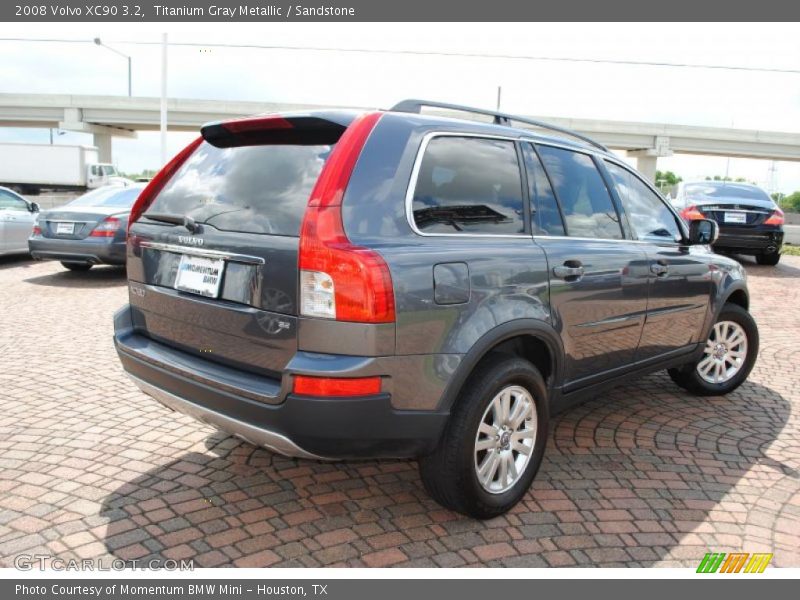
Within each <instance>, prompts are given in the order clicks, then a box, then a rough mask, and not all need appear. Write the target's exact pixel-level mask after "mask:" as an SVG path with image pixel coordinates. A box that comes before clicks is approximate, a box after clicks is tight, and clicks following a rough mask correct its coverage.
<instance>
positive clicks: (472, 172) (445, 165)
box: [413, 136, 525, 234]
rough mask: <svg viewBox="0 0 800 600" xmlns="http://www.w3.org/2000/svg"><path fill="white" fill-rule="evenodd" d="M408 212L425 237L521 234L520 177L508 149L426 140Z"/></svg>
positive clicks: (504, 144)
mask: <svg viewBox="0 0 800 600" xmlns="http://www.w3.org/2000/svg"><path fill="white" fill-rule="evenodd" d="M413 210H414V222H415V223H416V225H417V228H418V229H419V230H420V231H424V232H425V233H482V234H487V233H488V234H514V233H522V232H523V231H524V230H525V216H524V210H523V203H522V177H521V175H520V170H519V162H518V160H517V151H516V149H515V148H514V143H513V142H510V141H506V140H496V139H488V138H486V139H484V138H473V137H457V136H446V137H437V138H434V139H432V140H431V141H430V143H429V144H428V147H427V148H426V150H425V155H424V157H423V159H422V164H421V165H420V170H419V176H418V178H417V184H416V187H415V188H414V205H413Z"/></svg>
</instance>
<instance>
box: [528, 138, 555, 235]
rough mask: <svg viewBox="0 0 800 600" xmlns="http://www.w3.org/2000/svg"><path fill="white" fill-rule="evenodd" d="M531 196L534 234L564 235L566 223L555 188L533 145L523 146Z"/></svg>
mask: <svg viewBox="0 0 800 600" xmlns="http://www.w3.org/2000/svg"><path fill="white" fill-rule="evenodd" d="M523 154H524V156H525V168H526V169H527V172H528V187H529V188H530V197H531V230H532V231H533V234H534V235H564V234H565V232H564V223H563V221H562V220H561V213H560V212H559V210H558V203H557V202H556V197H555V194H553V188H552V187H551V186H550V182H549V181H548V179H547V174H546V173H545V172H544V168H543V167H542V163H541V161H540V160H539V157H538V156H537V155H536V151H535V150H534V149H533V145H531V144H525V145H524V146H523Z"/></svg>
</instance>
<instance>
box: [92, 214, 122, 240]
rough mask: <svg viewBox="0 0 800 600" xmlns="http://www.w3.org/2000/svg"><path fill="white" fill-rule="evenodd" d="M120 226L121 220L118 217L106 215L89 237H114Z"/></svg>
mask: <svg viewBox="0 0 800 600" xmlns="http://www.w3.org/2000/svg"><path fill="white" fill-rule="evenodd" d="M119 228H120V220H119V219H118V218H117V217H106V218H105V219H104V220H103V221H101V222H100V224H99V225H98V226H97V227H95V228H94V229H92V233H90V234H89V237H114V235H116V233H117V231H119Z"/></svg>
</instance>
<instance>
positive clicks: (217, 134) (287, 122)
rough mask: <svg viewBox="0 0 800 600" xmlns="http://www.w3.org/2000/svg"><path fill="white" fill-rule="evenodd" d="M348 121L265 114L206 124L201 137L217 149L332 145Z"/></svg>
mask: <svg viewBox="0 0 800 600" xmlns="http://www.w3.org/2000/svg"><path fill="white" fill-rule="evenodd" d="M349 124H350V123H349V122H348V121H347V120H346V119H344V120H343V119H335V120H334V119H326V118H323V117H320V116H310V115H298V114H293V115H290V114H268V115H256V116H252V117H244V118H242V119H229V120H226V121H215V122H213V123H207V124H205V125H203V126H202V127H201V128H200V133H201V135H202V136H203V139H204V140H205V141H207V142H208V143H209V144H211V145H212V146H216V147H217V148H233V147H237V146H261V145H282V144H287V145H300V146H324V145H330V144H335V143H336V142H337V141H338V140H339V138H340V137H341V136H342V134H343V133H344V130H345V129H347V127H348V125H349Z"/></svg>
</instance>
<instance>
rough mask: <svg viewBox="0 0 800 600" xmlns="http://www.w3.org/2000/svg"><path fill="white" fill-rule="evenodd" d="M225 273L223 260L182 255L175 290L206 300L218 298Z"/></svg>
mask: <svg viewBox="0 0 800 600" xmlns="http://www.w3.org/2000/svg"><path fill="white" fill-rule="evenodd" d="M224 272H225V261H224V260H223V259H221V258H206V257H205V256H192V255H191V254H182V255H181V262H180V264H179V265H178V273H177V274H176V275H175V289H176V290H178V291H180V292H189V293H191V294H197V295H199V296H205V297H206V298H217V297H218V296H219V288H220V284H221V283H222V275H223V273H224Z"/></svg>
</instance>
